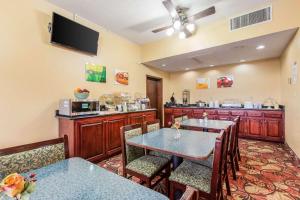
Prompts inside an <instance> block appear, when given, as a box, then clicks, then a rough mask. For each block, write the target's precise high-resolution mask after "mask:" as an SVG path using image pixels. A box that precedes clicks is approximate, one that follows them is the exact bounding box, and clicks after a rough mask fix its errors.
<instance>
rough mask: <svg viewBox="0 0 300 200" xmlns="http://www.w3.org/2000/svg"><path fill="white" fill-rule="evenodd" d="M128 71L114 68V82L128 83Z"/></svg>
mask: <svg viewBox="0 0 300 200" xmlns="http://www.w3.org/2000/svg"><path fill="white" fill-rule="evenodd" d="M128 78H129V73H128V72H125V71H121V70H115V84H118V85H120V84H121V85H128Z"/></svg>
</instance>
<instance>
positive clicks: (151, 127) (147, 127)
mask: <svg viewBox="0 0 300 200" xmlns="http://www.w3.org/2000/svg"><path fill="white" fill-rule="evenodd" d="M159 129H160V120H159V119H156V120H154V121H151V122H144V132H146V133H149V132H152V131H158V130H159Z"/></svg>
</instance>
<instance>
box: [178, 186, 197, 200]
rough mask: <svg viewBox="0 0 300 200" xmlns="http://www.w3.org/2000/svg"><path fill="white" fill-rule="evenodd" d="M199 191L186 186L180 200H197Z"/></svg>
mask: <svg viewBox="0 0 300 200" xmlns="http://www.w3.org/2000/svg"><path fill="white" fill-rule="evenodd" d="M198 199H199V191H198V190H197V189H195V188H193V187H190V186H187V187H186V190H185V192H184V193H183V195H182V197H181V198H180V200H198Z"/></svg>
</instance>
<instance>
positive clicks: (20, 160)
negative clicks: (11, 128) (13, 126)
mask: <svg viewBox="0 0 300 200" xmlns="http://www.w3.org/2000/svg"><path fill="white" fill-rule="evenodd" d="M67 158H69V148H68V137H67V136H66V135H65V136H64V138H58V139H53V140H47V141H43V142H37V143H32V144H26V145H22V146H16V147H10V148H6V149H1V150H0V179H1V178H3V177H5V176H7V175H9V174H11V173H26V172H29V171H31V170H35V169H38V168H41V167H44V166H47V165H50V164H53V163H56V162H58V161H61V160H64V159H67Z"/></svg>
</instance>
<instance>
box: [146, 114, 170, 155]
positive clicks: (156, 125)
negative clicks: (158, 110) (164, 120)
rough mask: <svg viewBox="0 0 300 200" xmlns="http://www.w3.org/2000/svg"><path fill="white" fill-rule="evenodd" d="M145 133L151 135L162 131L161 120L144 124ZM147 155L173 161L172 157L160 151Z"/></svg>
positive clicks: (150, 152) (149, 152)
mask: <svg viewBox="0 0 300 200" xmlns="http://www.w3.org/2000/svg"><path fill="white" fill-rule="evenodd" d="M143 125H144V133H149V132H152V131H158V130H159V129H160V120H159V119H156V120H154V121H151V122H144V124H143ZM147 154H149V155H151V156H158V157H162V158H167V159H168V160H171V159H172V155H168V154H165V153H161V152H159V151H147Z"/></svg>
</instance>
